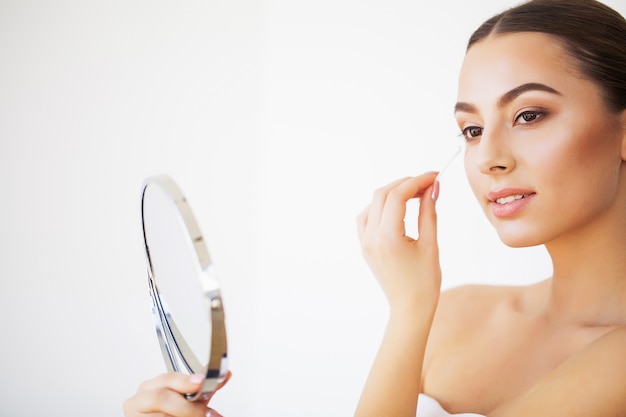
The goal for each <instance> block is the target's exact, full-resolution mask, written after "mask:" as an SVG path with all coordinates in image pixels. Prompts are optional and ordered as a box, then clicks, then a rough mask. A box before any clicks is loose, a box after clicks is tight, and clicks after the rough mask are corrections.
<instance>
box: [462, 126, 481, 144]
mask: <svg viewBox="0 0 626 417" xmlns="http://www.w3.org/2000/svg"><path fill="white" fill-rule="evenodd" d="M482 134H483V128H482V127H478V126H468V127H466V128H465V129H463V131H462V132H461V135H462V136H463V137H464V138H465V140H467V141H470V140H472V139H476V138H477V137H479V136H480V135H482Z"/></svg>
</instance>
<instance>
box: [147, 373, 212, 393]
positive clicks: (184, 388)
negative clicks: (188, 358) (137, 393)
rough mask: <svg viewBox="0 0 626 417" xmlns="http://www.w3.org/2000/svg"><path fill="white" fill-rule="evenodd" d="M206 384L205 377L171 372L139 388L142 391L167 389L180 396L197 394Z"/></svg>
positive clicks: (148, 381) (150, 380)
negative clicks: (204, 383)
mask: <svg viewBox="0 0 626 417" xmlns="http://www.w3.org/2000/svg"><path fill="white" fill-rule="evenodd" d="M203 382H204V375H202V374H197V375H187V374H183V373H176V372H169V373H166V374H161V375H159V376H157V377H155V378H152V379H149V380H147V381H145V382H144V383H143V384H141V385H140V386H139V389H140V390H154V389H158V388H167V389H170V390H172V391H175V392H178V393H180V394H187V393H191V392H197V391H198V389H200V386H201V385H202V383H203Z"/></svg>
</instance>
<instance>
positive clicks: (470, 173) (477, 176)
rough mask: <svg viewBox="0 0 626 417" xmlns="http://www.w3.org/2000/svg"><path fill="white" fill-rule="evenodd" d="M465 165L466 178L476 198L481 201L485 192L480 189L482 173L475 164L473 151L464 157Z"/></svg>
mask: <svg viewBox="0 0 626 417" xmlns="http://www.w3.org/2000/svg"><path fill="white" fill-rule="evenodd" d="M463 165H464V168H465V176H466V177H467V181H468V182H469V185H470V188H471V189H472V192H473V193H474V196H475V197H476V198H477V199H478V200H479V201H480V200H481V197H482V195H483V194H484V192H485V191H484V190H482V191H481V189H480V181H481V177H482V175H481V173H480V171H479V170H478V168H477V167H476V163H475V162H474V159H473V156H472V151H471V150H467V148H466V151H465V155H464V157H463Z"/></svg>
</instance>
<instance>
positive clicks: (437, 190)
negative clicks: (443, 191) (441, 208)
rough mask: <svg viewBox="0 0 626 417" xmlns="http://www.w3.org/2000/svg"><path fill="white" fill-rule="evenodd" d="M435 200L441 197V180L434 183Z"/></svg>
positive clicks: (433, 194)
mask: <svg viewBox="0 0 626 417" xmlns="http://www.w3.org/2000/svg"><path fill="white" fill-rule="evenodd" d="M431 198H432V199H433V201H437V199H438V198H439V181H435V182H434V183H433V193H432V194H431Z"/></svg>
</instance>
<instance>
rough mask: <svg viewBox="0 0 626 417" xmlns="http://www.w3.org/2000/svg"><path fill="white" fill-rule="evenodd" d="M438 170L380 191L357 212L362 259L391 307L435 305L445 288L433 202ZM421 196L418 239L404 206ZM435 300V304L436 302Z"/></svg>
mask: <svg viewBox="0 0 626 417" xmlns="http://www.w3.org/2000/svg"><path fill="white" fill-rule="evenodd" d="M436 176H437V173H436V172H429V173H426V174H422V175H419V176H417V177H409V178H403V179H400V180H397V181H394V182H392V183H391V184H388V185H387V186H385V187H382V188H380V189H378V190H377V191H376V192H375V193H374V196H373V198H372V202H371V204H370V205H369V206H368V207H367V208H366V209H365V210H364V211H363V212H362V213H361V214H360V215H359V218H358V230H359V238H360V240H361V246H362V248H363V254H364V257H365V259H366V261H367V263H368V265H369V266H370V269H371V270H372V271H373V272H374V275H375V276H376V278H377V279H378V281H379V282H380V285H381V286H382V288H383V290H384V292H385V295H386V296H387V299H388V301H389V303H390V305H391V307H392V309H393V308H394V307H396V306H399V307H403V306H404V307H406V306H415V305H422V306H424V305H428V306H429V307H430V308H432V307H434V306H435V305H436V302H437V300H438V296H439V291H440V286H441V270H440V267H439V250H438V245H437V214H436V211H435V200H436V198H437V194H438V191H439V190H438V187H439V184H438V183H435V178H436ZM412 198H419V199H420V200H421V202H420V208H419V216H418V219H415V221H416V222H417V223H418V234H419V237H418V238H417V239H413V238H411V237H410V236H407V235H406V230H405V227H404V217H405V213H406V204H407V202H408V200H410V199H412ZM433 302H434V304H433Z"/></svg>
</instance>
